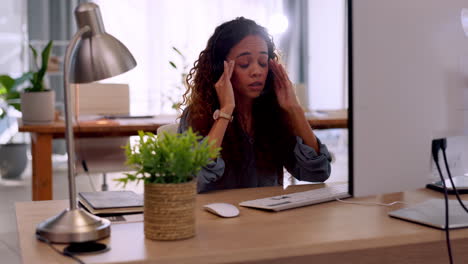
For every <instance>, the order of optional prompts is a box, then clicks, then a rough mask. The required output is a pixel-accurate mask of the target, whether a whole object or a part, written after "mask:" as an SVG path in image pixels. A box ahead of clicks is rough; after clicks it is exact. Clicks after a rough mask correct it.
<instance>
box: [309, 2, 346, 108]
mask: <svg viewBox="0 0 468 264" xmlns="http://www.w3.org/2000/svg"><path fill="white" fill-rule="evenodd" d="M308 3H309V6H308V8H309V60H308V61H309V79H308V82H309V85H308V86H309V107H310V109H312V110H314V109H339V108H344V107H346V106H347V104H346V99H345V90H346V89H347V86H346V82H347V80H345V70H346V68H345V63H346V61H345V56H346V54H345V48H346V46H347V42H346V39H345V26H346V24H345V22H346V17H345V1H344V0H326V1H324V0H310V1H309V2H308Z"/></svg>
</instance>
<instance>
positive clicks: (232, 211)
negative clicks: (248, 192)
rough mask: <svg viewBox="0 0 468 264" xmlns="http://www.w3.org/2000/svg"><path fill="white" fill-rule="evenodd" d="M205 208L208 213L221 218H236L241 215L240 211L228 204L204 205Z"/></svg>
mask: <svg viewBox="0 0 468 264" xmlns="http://www.w3.org/2000/svg"><path fill="white" fill-rule="evenodd" d="M203 208H205V209H206V210H207V211H208V212H210V213H213V214H215V215H217V216H221V217H235V216H238V215H239V209H237V207H236V206H234V205H232V204H228V203H211V204H207V205H204V206H203Z"/></svg>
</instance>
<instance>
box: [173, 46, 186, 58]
mask: <svg viewBox="0 0 468 264" xmlns="http://www.w3.org/2000/svg"><path fill="white" fill-rule="evenodd" d="M172 49H173V50H175V52H177V53H178V54H179V55H180V56H181V57H184V55H183V54H182V52H180V50H178V49H177V48H176V47H172Z"/></svg>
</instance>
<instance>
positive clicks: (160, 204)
mask: <svg viewBox="0 0 468 264" xmlns="http://www.w3.org/2000/svg"><path fill="white" fill-rule="evenodd" d="M219 150H220V149H219V148H215V147H214V146H213V144H212V143H211V142H210V141H208V140H207V139H203V140H202V139H201V136H198V135H196V134H195V133H194V132H193V131H192V129H189V130H188V131H186V132H184V133H182V134H168V133H164V135H163V136H162V137H157V136H156V135H154V134H153V133H149V132H142V131H140V132H139V141H138V143H137V144H135V145H134V146H131V145H130V144H128V145H127V146H126V149H125V153H126V156H127V164H128V165H129V166H130V167H132V168H134V169H135V170H136V171H135V172H134V173H126V177H124V178H120V179H117V181H119V182H121V183H123V184H124V185H125V184H127V183H128V182H129V181H137V182H139V181H143V182H144V233H145V237H146V238H149V239H155V240H176V239H184V238H189V237H193V236H194V235H195V197H196V193H197V190H196V189H197V184H196V177H195V175H196V174H197V173H198V172H199V171H200V170H201V168H202V166H205V165H207V164H208V163H209V162H210V160H211V159H214V158H216V157H217V156H218V155H219Z"/></svg>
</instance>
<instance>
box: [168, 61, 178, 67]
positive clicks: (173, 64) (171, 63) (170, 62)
mask: <svg viewBox="0 0 468 264" xmlns="http://www.w3.org/2000/svg"><path fill="white" fill-rule="evenodd" d="M169 64H170V65H171V66H172V67H173V68H174V69H177V66H176V65H175V63H174V62H172V61H169Z"/></svg>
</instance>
